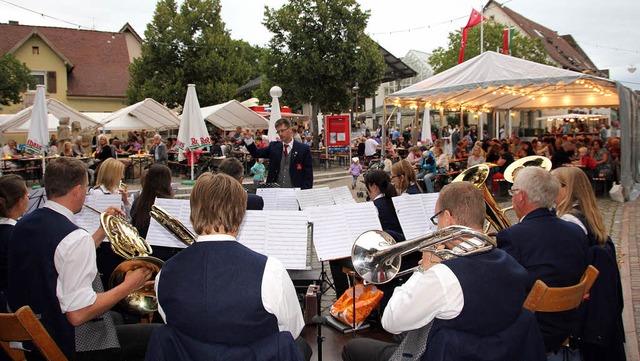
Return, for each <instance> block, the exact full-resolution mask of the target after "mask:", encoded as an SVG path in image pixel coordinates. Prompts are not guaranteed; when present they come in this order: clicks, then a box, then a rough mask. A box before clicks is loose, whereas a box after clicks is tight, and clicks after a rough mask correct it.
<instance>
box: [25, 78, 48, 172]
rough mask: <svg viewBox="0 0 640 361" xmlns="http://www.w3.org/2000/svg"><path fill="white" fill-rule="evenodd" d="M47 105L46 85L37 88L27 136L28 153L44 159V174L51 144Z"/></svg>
mask: <svg viewBox="0 0 640 361" xmlns="http://www.w3.org/2000/svg"><path fill="white" fill-rule="evenodd" d="M47 113H48V112H47V103H46V99H45V95H44V85H38V86H37V88H36V98H35V102H34V103H33V111H32V113H31V125H30V126H29V134H28V135H27V145H26V147H25V149H26V151H27V152H29V153H31V154H34V155H35V154H39V155H40V156H41V157H42V174H43V175H44V167H45V153H44V152H45V150H46V147H47V143H48V142H49V131H48V130H47V123H48V120H49V119H48V118H49V116H48V114H47Z"/></svg>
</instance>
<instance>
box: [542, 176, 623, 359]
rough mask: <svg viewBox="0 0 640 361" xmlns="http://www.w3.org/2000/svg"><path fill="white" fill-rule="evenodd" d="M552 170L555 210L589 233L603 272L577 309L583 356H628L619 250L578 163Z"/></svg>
mask: <svg viewBox="0 0 640 361" xmlns="http://www.w3.org/2000/svg"><path fill="white" fill-rule="evenodd" d="M551 173H552V174H553V175H554V176H555V177H556V178H557V179H558V181H559V182H560V191H559V192H558V196H557V198H556V207H557V208H556V212H557V214H558V216H559V217H561V218H562V219H565V220H567V221H569V222H573V223H576V224H578V225H579V226H580V227H581V228H582V229H583V231H584V232H585V233H586V234H587V238H588V239H589V245H590V247H589V253H588V257H589V263H590V264H591V265H593V266H594V267H595V268H597V269H598V271H599V272H600V273H599V275H598V278H597V279H596V281H595V282H594V284H593V286H592V287H591V290H590V291H589V298H588V299H586V300H585V301H583V303H582V305H581V306H580V308H579V309H578V321H579V324H578V326H577V327H576V329H575V331H574V336H575V339H576V340H578V348H579V349H580V354H581V355H582V359H583V360H585V361H595V360H615V361H622V360H626V356H625V351H624V328H623V325H622V307H623V299H622V286H621V283H620V271H619V269H618V262H617V257H616V250H615V246H614V245H613V242H612V241H611V238H610V237H608V236H607V230H606V227H605V225H604V222H603V221H602V214H601V213H600V210H599V209H598V204H597V202H596V197H595V194H594V192H593V189H592V188H591V183H590V182H589V178H587V176H586V174H585V173H584V172H583V171H582V170H581V169H580V168H578V167H560V168H557V169H554V170H553V171H552V172H551Z"/></svg>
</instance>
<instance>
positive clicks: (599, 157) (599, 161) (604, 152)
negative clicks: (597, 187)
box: [591, 139, 613, 178]
mask: <svg viewBox="0 0 640 361" xmlns="http://www.w3.org/2000/svg"><path fill="white" fill-rule="evenodd" d="M591 146H592V147H593V148H592V152H591V153H592V157H593V159H595V161H596V173H597V175H599V176H603V177H606V178H611V176H612V175H613V167H612V162H611V156H610V155H609V150H608V149H607V148H605V147H603V146H602V141H601V140H600V139H594V141H593V143H592V144H591Z"/></svg>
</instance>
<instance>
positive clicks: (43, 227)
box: [8, 157, 155, 360]
mask: <svg viewBox="0 0 640 361" xmlns="http://www.w3.org/2000/svg"><path fill="white" fill-rule="evenodd" d="M44 184H45V190H46V193H47V198H48V200H47V203H46V204H45V205H44V207H43V208H39V209H36V210H35V211H33V212H31V213H29V214H27V215H26V216H24V217H23V218H22V219H20V221H18V223H17V224H16V226H15V228H14V231H13V236H12V238H11V241H10V243H9V259H10V260H12V261H11V262H10V264H9V293H8V294H9V305H10V306H11V309H13V310H17V309H19V308H20V307H22V306H24V305H29V306H30V307H31V309H33V312H34V313H36V314H37V315H39V319H40V321H41V322H42V325H43V326H44V327H45V329H46V330H47V332H48V333H49V335H51V337H52V338H53V340H54V341H55V343H56V344H57V345H58V347H60V349H61V350H62V352H63V353H64V354H65V356H66V357H67V358H68V359H70V360H98V359H99V360H130V359H142V358H144V356H145V352H146V349H147V341H148V338H149V335H150V334H151V331H152V330H153V328H155V326H154V325H152V324H139V325H118V326H114V323H113V320H112V317H111V315H110V314H109V312H108V311H109V309H110V308H111V307H113V306H114V305H115V304H116V303H117V302H119V301H120V300H121V299H123V298H124V297H125V296H127V295H129V294H130V293H132V292H133V291H136V290H138V289H140V288H141V287H143V286H145V285H150V284H151V283H152V281H150V280H149V279H150V277H151V271H150V270H149V269H147V268H144V267H143V268H138V269H136V270H134V271H129V272H127V274H126V276H125V278H124V281H123V282H122V283H121V284H119V285H118V286H116V287H114V288H112V289H110V290H109V291H107V292H104V291H103V289H102V285H101V283H100V279H99V278H98V275H97V273H98V271H97V269H96V259H95V257H96V247H97V246H98V245H100V244H101V243H102V239H103V238H104V237H105V232H104V230H103V229H102V227H98V229H97V230H96V231H95V232H94V233H93V235H91V234H89V233H88V232H87V231H86V230H84V229H82V228H79V227H78V226H76V225H75V224H74V223H73V214H74V213H78V212H80V210H81V209H82V205H83V203H84V200H85V195H86V189H87V168H86V165H85V164H84V163H83V162H82V161H80V160H78V159H75V158H67V157H60V158H57V159H55V160H52V161H51V162H49V163H48V164H47V169H46V172H45V175H44ZM105 212H106V213H107V214H108V215H116V214H123V212H122V210H120V209H118V208H116V207H110V208H108V209H107V210H106V211H105ZM25 346H26V347H27V349H30V350H34V349H33V348H32V346H31V345H29V344H25ZM29 354H30V355H29V356H27V358H28V359H31V358H34V359H40V358H39V356H40V355H38V354H37V351H30V352H29Z"/></svg>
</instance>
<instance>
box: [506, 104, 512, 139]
mask: <svg viewBox="0 0 640 361" xmlns="http://www.w3.org/2000/svg"><path fill="white" fill-rule="evenodd" d="M507 111H508V112H509V114H508V116H509V133H507V138H511V127H512V126H513V119H512V118H511V109H509V110H507Z"/></svg>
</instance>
